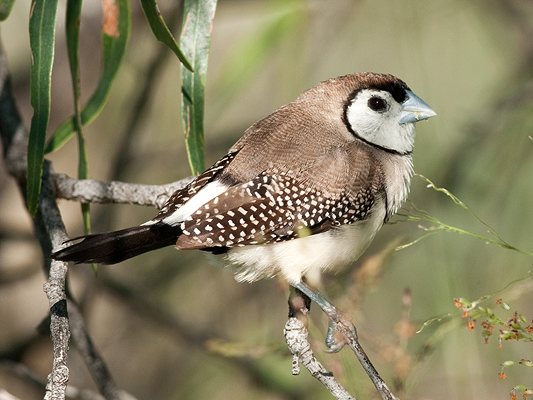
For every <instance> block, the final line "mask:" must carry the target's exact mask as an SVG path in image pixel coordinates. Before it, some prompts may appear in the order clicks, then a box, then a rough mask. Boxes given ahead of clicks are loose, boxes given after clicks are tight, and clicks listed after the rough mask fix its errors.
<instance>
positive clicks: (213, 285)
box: [0, 0, 533, 400]
mask: <svg viewBox="0 0 533 400" xmlns="http://www.w3.org/2000/svg"><path fill="white" fill-rule="evenodd" d="M85 3H86V4H85V5H84V9H83V13H82V16H83V19H82V22H81V40H82V44H81V45H80V57H81V76H82V100H83V99H87V97H88V96H89V95H90V94H91V92H92V90H93V89H94V86H95V85H96V82H97V80H98V76H99V73H100V72H99V71H100V47H99V46H100V31H99V30H100V24H101V19H102V15H101V10H100V7H101V4H100V2H85ZM159 5H160V8H161V11H162V13H163V15H164V16H165V18H166V19H167V22H169V21H170V20H172V19H173V18H175V19H176V21H179V20H180V15H179V12H176V11H175V9H174V7H175V4H174V1H170V0H166V1H160V2H159ZM29 6H30V5H29V4H28V3H27V2H17V3H16V4H15V7H14V10H13V13H12V15H11V16H10V17H9V19H8V20H7V21H6V22H3V23H2V24H1V25H0V30H1V39H2V45H3V46H4V49H5V51H6V53H7V57H8V60H9V63H10V69H11V74H12V77H13V84H14V91H15V95H16V98H17V103H18V106H19V109H20V111H21V113H22V115H23V119H24V122H25V125H26V126H27V127H29V121H30V118H31V113H32V110H31V108H30V105H29V65H30V56H29V39H28V29H27V27H28V23H27V18H28V14H29ZM132 11H133V28H132V37H131V40H130V44H129V47H128V50H127V53H126V60H125V63H124V65H123V67H122V69H121V71H120V73H119V76H118V78H117V81H116V82H115V84H114V87H113V88H112V91H111V94H110V97H109V99H108V102H107V105H106V107H105V108H104V110H103V112H102V114H101V116H100V117H99V118H98V119H97V120H96V121H95V122H94V123H92V124H91V125H90V126H88V127H87V128H86V129H85V135H86V144H87V147H88V156H89V172H90V176H91V177H92V178H94V179H99V180H109V179H118V180H124V181H128V182H139V183H150V184H163V183H167V182H171V181H174V180H177V179H180V178H182V177H185V176H188V175H189V170H188V162H187V160H186V154H185V149H184V145H183V140H182V138H183V133H182V129H181V118H180V109H179V101H180V100H179V92H180V83H179V82H180V81H179V63H178V61H177V60H176V59H175V57H174V56H173V55H172V53H171V52H170V50H168V49H165V48H163V45H162V44H160V43H159V42H157V41H155V39H154V38H153V35H152V33H151V31H150V28H149V26H148V24H147V22H146V20H145V18H144V15H143V14H142V10H141V7H140V4H139V3H137V2H135V1H134V2H133V3H132ZM62 15H64V12H63V11H61V10H60V12H59V16H60V17H59V20H58V31H57V32H58V38H57V45H56V61H55V65H54V71H53V86H52V115H51V122H50V129H51V131H52V130H54V129H55V128H57V127H58V126H59V125H60V124H61V123H62V122H63V121H64V120H65V119H66V118H67V117H69V116H70V115H71V114H72V90H71V84H70V76H69V72H68V61H67V57H66V49H65V44H64V34H63V31H64V22H63V21H62ZM174 25H175V26H176V24H174ZM177 25H178V26H177V27H176V28H175V32H179V24H177ZM161 54H164V56H163V57H160V55H161ZM157 57H160V58H157ZM151 68H152V69H151ZM154 70H155V72H154ZM149 71H152V73H151V74H150V73H149ZM358 71H374V72H386V73H392V74H394V75H396V76H398V77H400V78H401V79H403V80H404V81H406V82H407V84H408V85H409V86H410V87H411V89H412V90H413V91H414V92H415V93H416V94H417V95H419V96H420V97H422V98H423V99H424V100H425V101H426V102H427V103H428V104H430V105H431V106H432V107H433V108H434V110H436V112H437V114H438V116H437V117H435V118H432V119H430V120H429V121H427V122H424V123H419V124H418V125H417V132H418V136H417V141H416V149H415V153H414V163H415V170H416V172H418V173H420V174H422V175H424V176H427V177H428V178H429V179H431V180H432V181H433V182H435V184H436V185H437V186H439V187H446V188H447V189H448V190H450V191H451V192H452V193H454V194H455V195H457V196H458V197H459V198H460V199H461V200H463V201H464V202H465V203H466V204H468V205H469V206H470V207H471V208H472V209H473V210H474V211H475V212H476V214H477V215H478V216H479V217H480V218H481V219H482V220H483V221H484V222H486V223H487V224H489V225H490V226H492V227H493V228H494V229H495V230H496V231H497V232H498V233H499V234H500V235H501V237H502V238H503V239H505V240H506V241H507V242H508V243H510V244H512V245H513V246H515V247H518V248H520V249H522V250H525V251H530V252H531V251H533V243H532V238H533V228H532V227H531V220H532V217H533V177H532V173H533V157H532V155H533V140H532V139H531V136H533V81H532V80H531V78H532V71H533V3H532V2H530V1H527V0H521V1H518V0H462V1H458V0H457V1H454V0H446V1H445V0H434V1H431V2H428V1H426V2H422V1H414V0H402V1H399V0H382V1H379V2H377V1H369V0H366V1H356V0H350V1H348V0H330V1H327V2H325V1H313V0H290V1H282V0H255V1H245V0H221V1H220V2H219V5H218V9H217V13H216V16H215V23H214V27H213V32H212V46H211V53H210V61H209V71H208V81H207V89H206V96H207V99H206V101H207V102H206V119H205V140H206V160H207V164H208V165H210V164H212V163H213V162H214V161H216V160H217V159H218V158H220V157H221V156H222V155H224V154H225V152H226V151H227V149H228V148H229V147H230V146H231V145H232V144H233V143H234V142H235V141H236V140H237V139H238V138H239V137H240V136H241V135H242V133H243V132H244V130H245V129H246V128H247V127H248V126H249V125H251V124H252V123H253V122H255V121H256V120H258V119H260V118H262V117H264V116H265V115H267V114H268V113H270V112H271V111H273V110H274V109H276V108H277V107H279V106H281V105H282V104H285V103H287V102H289V101H292V100H293V99H294V98H295V97H296V96H297V95H298V94H299V93H300V92H302V91H303V90H305V89H307V88H309V87H311V86H314V85H315V84H316V83H318V82H319V81H322V80H325V79H328V78H331V77H335V76H339V75H344V74H348V73H353V72H358ZM147 81H148V87H149V89H150V90H148V93H149V95H148V96H145V97H143V98H141V99H139V98H138V96H139V94H140V93H141V92H142V91H143V89H144V86H145V85H146V82H147ZM48 158H49V159H51V160H52V161H53V163H54V169H55V170H56V172H62V173H67V174H69V175H70V176H76V168H77V150H76V143H75V140H72V141H71V142H70V143H69V144H68V145H67V146H65V147H64V148H62V149H61V150H60V151H58V152H57V153H54V154H52V155H50V156H49V157H48ZM410 200H411V201H412V202H413V203H414V204H415V205H416V206H417V207H419V208H422V209H424V210H427V211H429V212H430V213H432V214H433V215H435V216H436V217H438V218H439V219H440V220H441V221H443V222H446V223H448V224H451V225H454V226H458V227H461V228H463V229H465V230H468V231H471V232H475V233H478V234H481V235H485V236H487V235H489V234H488V233H487V231H486V228H484V227H483V226H482V225H481V224H479V223H478V222H477V221H476V220H475V219H474V218H473V217H472V216H471V215H470V214H469V213H468V212H467V211H465V210H463V209H462V208H460V207H459V206H457V205H455V204H454V203H453V202H452V201H451V200H450V199H449V198H448V197H446V196H445V195H443V194H442V193H437V192H435V191H434V190H432V189H428V188H427V187H426V183H425V182H424V181H422V180H421V179H419V178H417V177H415V178H414V179H413V185H412V190H411V195H410ZM60 206H61V210H62V212H63V215H64V220H65V223H66V225H67V229H68V231H69V234H70V236H77V235H80V234H81V233H82V230H83V228H82V220H81V213H80V211H79V209H80V207H79V204H76V203H69V202H67V201H61V202H60ZM408 207H409V206H408ZM92 210H93V215H92V218H93V230H94V231H95V232H100V231H104V230H109V229H118V228H123V227H127V226H132V225H135V224H139V223H142V222H144V221H145V220H147V219H148V218H151V217H152V216H153V215H154V214H155V212H156V211H155V210H154V209H149V208H141V207H136V206H127V205H120V206H119V205H112V206H111V205H106V206H92ZM396 220H398V218H396ZM421 225H423V226H426V227H429V226H430V225H429V224H424V223H421ZM423 234H425V231H424V230H422V229H420V227H419V226H418V223H416V222H402V223H397V224H393V225H388V226H385V227H384V228H383V229H382V231H381V233H380V234H379V235H378V237H377V239H376V240H375V241H374V243H373V245H372V246H371V248H370V249H369V250H368V251H367V253H366V254H367V256H364V257H362V258H361V260H360V261H359V262H357V263H355V264H354V265H353V266H352V267H351V268H350V269H349V270H348V271H344V272H342V273H340V274H339V275H338V276H337V277H326V278H325V280H324V288H323V290H324V292H325V293H326V296H327V297H329V298H330V299H331V300H333V302H334V303H336V304H338V305H339V306H340V307H341V308H342V309H343V310H344V311H345V312H346V313H348V314H350V315H351V316H353V319H354V322H355V323H356V325H357V327H358V329H359V333H360V336H361V342H362V345H363V346H364V347H365V349H367V351H368V353H369V356H370V358H371V359H372V360H373V362H374V364H375V366H376V368H377V369H378V371H380V373H381V374H382V376H383V378H384V379H385V381H386V382H387V383H388V384H389V386H390V387H391V388H392V389H393V390H394V392H395V393H397V394H398V395H399V396H400V397H401V398H402V399H434V400H438V399H504V398H509V397H508V396H509V392H510V390H511V389H512V388H513V386H515V385H517V384H523V385H528V384H530V385H531V378H532V375H533V373H532V372H533V371H531V369H529V368H527V367H522V366H514V367H512V368H510V369H508V370H506V371H505V372H506V374H507V379H505V380H500V379H499V378H498V373H499V372H500V363H502V362H504V361H506V360H514V361H519V360H520V359H522V358H526V359H531V357H533V354H532V348H531V344H530V343H523V342H505V343H504V345H503V348H502V349H501V350H498V348H497V347H498V344H497V341H496V340H495V338H491V339H490V340H489V343H488V344H484V341H483V338H482V337H481V328H480V327H479V325H477V326H476V329H475V330H474V331H473V332H471V331H468V330H467V329H465V327H466V320H462V319H461V318H460V316H461V312H460V310H457V309H456V308H455V307H454V302H453V298H454V297H466V298H468V299H469V300H475V299H477V298H479V297H481V296H483V295H486V294H492V293H494V292H496V291H498V290H500V289H502V288H504V287H506V286H507V285H508V284H509V283H510V282H513V281H515V280H517V279H521V278H524V277H526V276H528V273H529V270H530V269H531V267H532V266H533V258H532V257H531V256H527V255H523V254H519V253H517V252H514V251H510V250H506V249H503V248H501V247H498V246H495V245H489V244H486V243H485V242H483V241H481V240H477V239H475V238H472V237H468V236H462V235H457V234H451V233H439V234H436V235H433V236H430V237H428V238H426V239H424V240H422V241H420V242H418V243H417V244H415V245H413V246H410V247H408V248H406V249H404V250H401V251H397V252H394V253H393V254H392V257H390V258H387V257H381V256H383V255H384V251H386V249H388V248H390V247H391V246H394V245H395V244H398V243H407V242H411V241H413V240H415V239H416V238H418V237H420V236H422V235H423ZM385 258H386V260H385V261H384V262H383V259H385ZM361 264H364V269H360V265H361ZM358 268H359V269H358ZM70 278H71V285H72V288H73V291H74V293H75V296H76V298H77V299H78V300H79V302H80V304H81V306H82V308H83V311H84V314H85V318H86V323H87V326H88V329H89V331H90V333H91V335H92V337H93V339H94V341H95V344H96V346H97V347H98V348H99V350H100V351H101V353H102V354H103V356H104V358H105V360H106V361H107V363H108V366H109V368H110V370H111V372H112V374H113V376H114V378H115V380H116V382H117V384H118V386H119V387H120V388H122V389H124V390H126V391H128V392H130V393H131V394H132V395H134V396H136V397H137V398H139V399H147V398H150V399H237V400H238V399H298V398H302V399H312V400H313V399H329V398H332V397H331V395H330V394H329V393H328V392H327V391H326V390H325V389H323V388H322V386H321V385H320V384H319V383H318V382H317V381H315V380H314V379H313V378H312V377H311V376H310V374H309V373H308V372H307V371H305V370H303V371H302V373H301V375H300V376H297V377H294V376H292V375H291V357H290V356H289V352H288V350H287V349H286V347H285V343H284V338H283V326H284V323H285V321H286V314H287V305H286V299H287V287H286V286H285V284H283V283H282V282H279V281H277V280H268V281H261V282H258V283H254V284H253V285H248V284H238V283H236V282H235V281H234V280H233V277H232V275H231V273H230V272H229V271H227V270H223V269H220V268H216V267H213V266H212V265H210V264H209V262H208V261H207V260H206V258H205V256H204V254H202V253H200V252H181V253H177V252H176V251H175V250H174V249H172V248H167V249H163V250H160V251H158V252H153V253H149V254H146V255H143V256H140V257H137V258H135V259H133V260H130V261H128V262H125V263H122V264H120V265H116V266H111V267H108V266H106V267H100V269H99V272H98V277H96V278H95V276H94V275H93V273H92V271H91V269H90V267H89V266H84V265H80V266H73V267H71V269H70ZM44 281H45V277H44V274H43V272H42V268H41V254H40V249H39V247H38V244H37V242H36V240H35V239H34V238H33V233H32V226H31V221H30V218H29V216H28V214H27V212H26V211H25V209H24V206H23V202H22V201H21V197H20V194H19V193H18V189H17V187H16V185H15V184H14V182H13V181H12V180H10V178H9V177H8V176H7V173H6V172H5V171H4V170H3V169H0V358H1V359H0V388H5V389H6V390H7V391H9V392H10V393H12V394H13V395H15V396H17V397H19V398H21V399H38V398H42V396H43V390H42V388H40V387H39V386H38V385H36V384H32V383H30V382H28V380H25V379H23V378H21V377H20V376H18V375H17V374H15V373H14V372H13V368H12V367H11V366H10V365H11V364H8V363H6V360H11V361H15V362H20V363H21V364H23V365H26V366H27V367H29V368H30V369H31V371H32V372H33V373H34V375H35V377H36V378H38V379H39V380H43V381H45V379H46V375H47V374H48V373H49V372H50V371H51V359H52V358H51V342H50V339H49V337H47V336H39V335H38V334H37V332H36V326H37V325H39V323H40V322H41V320H42V319H43V318H44V317H45V315H46V313H47V304H48V302H47V300H46V296H45V295H44V293H43V291H42V284H43V283H44ZM406 290H408V293H410V296H405V295H404V294H405V293H406ZM532 290H533V284H532V283H531V281H530V280H529V279H526V280H522V281H520V282H519V283H518V284H513V285H511V286H510V287H509V288H508V289H506V290H505V291H503V292H502V293H500V294H498V296H501V297H503V299H504V301H506V302H507V303H509V304H510V305H511V307H512V310H513V311H514V310H518V311H519V312H521V313H523V314H524V315H525V316H526V318H528V319H529V320H531V319H532V318H533V307H532V306H531V304H532V300H533V295H532V293H531V291H532ZM498 296H496V297H498ZM406 297H407V300H408V301H407V303H408V306H406V305H405V301H404V300H405V299H406ZM484 305H485V306H489V307H492V308H494V309H495V310H496V309H497V307H496V306H495V305H494V299H492V300H488V301H487V302H486V304H484ZM449 313H451V315H450V316H448V317H445V318H444V319H442V320H441V321H440V322H439V321H436V322H433V323H432V324H430V325H428V326H427V327H426V328H425V329H424V330H423V331H422V332H421V333H419V334H416V335H414V336H413V337H409V338H408V337H407V336H409V335H406V334H405V330H404V329H401V326H405V324H404V325H402V324H401V321H406V320H407V319H408V320H409V321H410V323H411V324H413V325H414V327H415V328H416V329H417V330H418V329H419V328H420V327H421V326H422V324H423V323H424V322H426V321H428V320H431V319H433V318H441V317H443V316H445V315H447V314H449ZM498 313H499V314H500V316H501V317H502V318H506V316H510V315H511V314H510V313H509V312H508V313H507V314H508V315H507V314H506V312H505V311H503V310H499V311H498ZM402 318H403V319H402ZM311 319H312V323H311V327H310V330H311V337H312V343H313V346H314V348H315V352H316V354H317V355H318V357H319V358H320V359H321V360H322V361H323V362H324V364H325V365H326V366H327V368H329V369H331V370H332V371H333V372H334V373H335V376H337V377H338V378H339V379H340V381H341V382H342V383H343V384H344V385H345V387H346V388H347V389H348V390H349V391H350V392H351V393H352V394H354V395H355V396H356V397H357V398H362V399H371V398H377V393H376V392H375V389H374V388H373V387H372V385H371V383H370V381H369V380H368V379H367V377H366V376H365V375H364V373H363V371H362V369H361V367H360V366H359V364H358V363H357V360H356V359H355V357H353V355H352V354H351V352H350V351H349V350H347V349H345V350H343V351H342V352H341V353H339V354H338V355H329V354H325V353H324V352H322V350H323V349H324V345H323V337H324V333H325V326H326V325H325V320H324V319H323V316H322V315H321V314H320V313H319V312H318V311H317V310H313V312H312V315H311ZM407 326H408V327H409V326H410V325H409V324H407ZM407 331H409V329H407ZM69 364H70V373H71V378H70V384H72V385H73V386H75V387H77V388H89V389H94V387H95V386H94V384H93V383H92V380H91V377H90V376H89V374H88V372H87V369H86V368H85V366H84V365H83V361H82V360H81V359H80V357H79V356H78V355H77V353H76V350H75V346H74V345H71V351H70V353H69Z"/></svg>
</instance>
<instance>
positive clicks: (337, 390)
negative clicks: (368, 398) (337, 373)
mask: <svg viewBox="0 0 533 400" xmlns="http://www.w3.org/2000/svg"><path fill="white" fill-rule="evenodd" d="M284 333H285V340H286V341H287V346H288V347H289V350H290V351H291V353H292V354H293V355H294V361H293V374H294V375H297V374H298V373H299V369H298V363H302V364H303V365H304V367H305V368H307V370H308V371H309V372H310V373H311V375H313V376H314V377H315V378H316V379H318V381H320V382H321V383H322V384H323V385H324V386H325V387H326V388H327V389H328V390H329V391H330V392H331V394H332V395H333V396H334V397H335V398H336V399H340V400H355V397H353V396H352V395H351V394H350V393H348V392H347V391H346V389H344V387H342V385H341V384H340V383H339V382H337V380H336V379H335V378H334V377H333V375H332V374H331V373H330V372H328V371H327V370H326V368H324V366H323V365H322V364H321V363H320V361H318V360H317V359H316V357H315V355H314V354H313V350H311V345H310V344H309V341H308V340H307V335H308V332H307V329H306V328H305V326H304V324H303V322H302V321H300V320H299V319H298V318H294V317H293V318H289V319H288V320H287V323H286V324H285V330H284Z"/></svg>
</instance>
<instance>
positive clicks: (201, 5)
mask: <svg viewBox="0 0 533 400" xmlns="http://www.w3.org/2000/svg"><path fill="white" fill-rule="evenodd" d="M216 5H217V2H216V0H185V6H184V15H183V29H182V32H181V37H180V47H181V49H182V50H183V53H184V54H185V55H186V56H187V58H188V59H189V60H190V61H191V62H192V67H193V69H194V72H191V71H189V70H187V69H186V68H185V67H184V66H183V65H182V67H181V79H182V87H181V93H182V96H181V107H182V109H181V113H182V121H183V129H184V131H185V144H186V147H187V156H188V158H189V165H190V167H191V171H192V173H193V174H194V175H197V174H199V173H201V172H202V171H203V170H204V166H205V162H204V121H203V119H204V95H205V82H206V75H207V60H208V56H209V47H210V44H211V27H212V23H213V19H214V17H215V9H216Z"/></svg>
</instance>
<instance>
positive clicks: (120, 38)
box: [46, 0, 131, 153]
mask: <svg viewBox="0 0 533 400" xmlns="http://www.w3.org/2000/svg"><path fill="white" fill-rule="evenodd" d="M104 4H105V5H107V8H105V9H104V14H105V15H106V18H105V20H104V24H103V27H102V46H103V73H102V76H101V78H100V81H99V83H98V86H97V88H96V90H95V91H94V93H93V95H92V96H91V98H90V99H89V101H88V102H87V104H86V105H85V107H84V108H83V111H82V112H81V124H82V126H86V125H87V124H89V123H90V122H92V121H93V120H94V119H95V118H96V117H97V116H98V114H99V113H100V111H101V110H102V108H103V106H104V104H105V101H106V99H107V95H108V94H109V90H110V89H111V85H112V83H113V81H114V80H115V77H116V75H117V72H118V69H119V68H120V65H121V64H122V60H123V57H124V52H125V50H126V45H127V43H128V39H129V36H130V30H131V9H130V2H129V1H128V0H105V1H104ZM75 132H76V130H75V126H74V117H71V118H69V119H68V120H67V121H65V123H63V124H62V125H61V126H60V127H59V128H58V129H57V130H56V131H55V132H54V134H53V136H52V137H51V138H50V140H49V141H48V143H47V145H46V153H50V152H52V151H55V150H57V149H59V148H60V147H61V146H62V145H63V144H65V143H66V141H67V140H68V139H70V137H72V135H73V134H74V133H75Z"/></svg>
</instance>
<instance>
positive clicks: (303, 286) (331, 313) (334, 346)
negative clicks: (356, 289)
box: [291, 281, 357, 353]
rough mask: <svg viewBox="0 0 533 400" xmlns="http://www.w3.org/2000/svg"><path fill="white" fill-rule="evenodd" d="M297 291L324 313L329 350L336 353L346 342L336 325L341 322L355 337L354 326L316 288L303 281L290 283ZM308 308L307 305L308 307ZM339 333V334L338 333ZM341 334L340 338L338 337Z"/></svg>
mask: <svg viewBox="0 0 533 400" xmlns="http://www.w3.org/2000/svg"><path fill="white" fill-rule="evenodd" d="M291 286H293V287H294V288H295V289H296V293H297V292H301V293H302V294H304V295H305V296H306V297H307V298H309V299H310V300H312V301H314V302H315V303H316V304H317V305H318V306H319V307H320V308H321V309H322V311H324V312H325V313H326V315H327V316H328V319H329V323H328V332H327V334H326V346H328V347H329V349H330V350H329V351H330V352H333V353H336V352H338V351H340V350H341V349H342V348H343V347H344V345H345V344H346V338H345V337H344V335H343V334H342V332H338V325H339V324H342V325H343V327H344V328H345V329H347V330H349V331H351V332H352V334H353V335H354V338H357V331H356V329H355V326H354V325H353V324H352V323H351V322H350V321H348V320H347V319H346V318H344V317H343V316H342V314H341V313H340V312H339V310H337V308H336V307H335V306H334V305H333V304H331V303H330V302H329V301H328V300H327V299H326V298H325V297H324V296H322V295H321V294H320V293H319V292H318V291H317V290H316V289H314V288H312V287H310V286H309V285H307V283H305V282H304V281H299V282H297V283H291ZM308 308H309V307H308ZM339 334H340V335H339ZM339 336H341V338H339Z"/></svg>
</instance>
